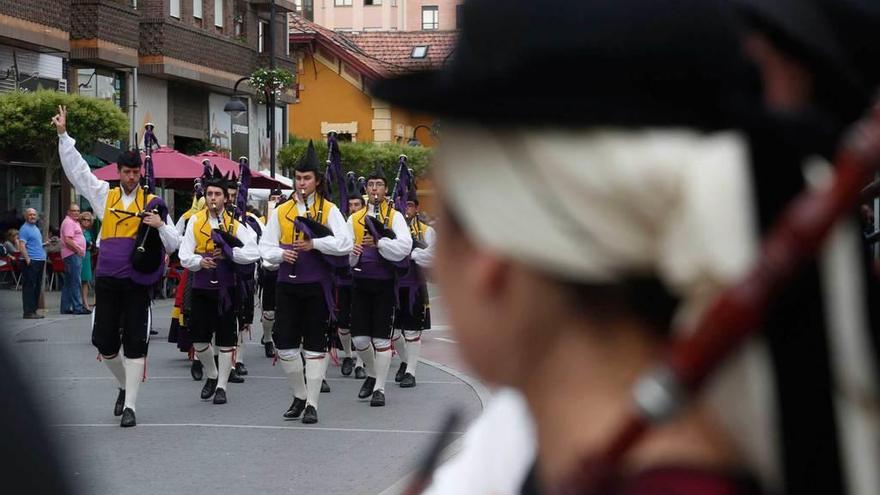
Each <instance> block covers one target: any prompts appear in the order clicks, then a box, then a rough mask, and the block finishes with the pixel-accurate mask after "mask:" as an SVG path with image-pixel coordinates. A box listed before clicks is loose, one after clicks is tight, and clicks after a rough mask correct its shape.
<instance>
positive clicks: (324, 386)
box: [321, 380, 330, 394]
mask: <svg viewBox="0 0 880 495" xmlns="http://www.w3.org/2000/svg"><path fill="white" fill-rule="evenodd" d="M321 393H322V394H329V393H330V385H328V384H327V380H321Z"/></svg>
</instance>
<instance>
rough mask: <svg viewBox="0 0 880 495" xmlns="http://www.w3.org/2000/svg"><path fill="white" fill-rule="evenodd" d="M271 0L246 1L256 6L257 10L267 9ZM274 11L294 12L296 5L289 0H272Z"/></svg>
mask: <svg viewBox="0 0 880 495" xmlns="http://www.w3.org/2000/svg"><path fill="white" fill-rule="evenodd" d="M271 1H272V0H248V3H249V4H251V5H253V6H254V7H256V8H257V10H266V11H268V10H269V2H271ZM274 1H275V12H276V13H279V14H280V13H284V12H296V5H295V4H294V3H293V2H291V1H289V0H274Z"/></svg>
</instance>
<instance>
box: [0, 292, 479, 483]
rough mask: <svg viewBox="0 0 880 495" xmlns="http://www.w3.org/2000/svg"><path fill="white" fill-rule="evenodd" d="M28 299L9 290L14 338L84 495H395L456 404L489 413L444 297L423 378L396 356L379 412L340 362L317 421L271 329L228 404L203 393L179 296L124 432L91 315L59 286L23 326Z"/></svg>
mask: <svg viewBox="0 0 880 495" xmlns="http://www.w3.org/2000/svg"><path fill="white" fill-rule="evenodd" d="M20 294H21V293H20V292H15V291H10V290H3V291H0V309H2V313H3V321H4V325H3V327H4V331H3V334H2V335H3V338H4V339H5V340H6V341H7V342H9V343H10V345H12V346H13V348H14V349H16V350H17V351H19V352H17V355H18V356H19V357H20V358H21V362H22V365H23V367H24V370H25V372H26V375H27V377H28V379H29V381H30V382H31V383H32V384H33V385H34V386H35V387H36V389H37V390H38V392H39V395H40V397H42V400H43V403H44V404H45V406H46V408H47V411H48V413H49V414H48V415H49V417H50V419H51V421H50V422H51V424H52V427H51V428H52V429H51V431H52V433H53V435H55V438H57V439H58V440H59V442H60V445H61V448H63V449H64V450H65V457H66V458H67V459H68V460H69V467H68V469H69V471H70V473H69V474H70V476H71V477H72V478H74V479H75V480H77V481H78V483H79V485H80V487H81V488H82V489H83V490H82V492H83V493H90V494H121V493H125V494H156V493H186V494H192V495H196V494H211V495H216V494H217V493H234V494H242V495H243V494H250V493H326V494H335V493H339V494H343V493H344V494H353V493H357V494H373V493H381V492H383V491H384V492H386V493H390V492H393V491H395V490H396V489H397V488H399V487H400V486H401V483H400V480H401V479H402V478H404V477H405V476H406V475H407V474H408V473H410V472H411V471H412V469H413V468H414V465H415V463H416V462H417V461H418V459H419V454H420V453H421V452H423V451H424V449H425V448H426V447H427V446H428V445H430V444H431V443H432V441H433V440H435V439H436V438H437V429H438V428H439V426H440V424H441V423H442V422H443V419H444V417H445V415H446V414H447V413H448V412H449V411H450V409H452V408H456V409H458V410H460V411H461V412H463V413H464V417H465V420H466V421H465V424H464V425H462V426H461V428H459V430H463V429H464V428H465V426H466V424H467V423H468V422H469V421H470V420H472V419H473V418H474V417H475V416H476V415H477V414H479V412H480V411H481V408H482V402H481V399H480V394H482V393H483V392H482V389H481V387H480V386H479V384H478V383H474V381H473V380H470V379H469V378H468V377H467V375H466V374H464V375H463V374H462V373H459V372H457V370H461V363H460V360H459V359H458V358H457V355H456V353H455V345H456V342H455V340H454V336H452V335H451V334H450V332H449V327H448V324H447V322H446V321H445V317H444V316H443V314H442V308H440V307H439V305H438V304H437V303H438V302H439V301H438V300H436V298H434V299H433V300H432V302H433V303H434V306H433V308H432V310H433V319H434V324H435V326H436V327H437V330H436V331H432V332H429V333H427V334H426V335H425V337H426V338H425V345H424V348H425V352H424V353H423V355H424V356H425V358H426V359H427V360H429V361H430V362H431V363H432V364H433V365H432V364H427V363H424V362H423V363H422V364H420V365H419V370H418V386H417V387H416V388H414V389H401V388H399V387H397V386H396V384H394V382H393V372H394V370H396V369H397V364H398V361H397V358H395V360H394V362H393V363H392V372H391V376H390V377H389V383H388V386H387V387H386V398H387V405H386V407H384V408H371V407H370V406H369V402H368V401H360V400H358V399H357V391H358V389H359V388H360V384H361V381H360V380H356V379H354V378H347V377H343V376H342V375H341V373H340V371H339V368H338V367H336V366H334V365H332V364H331V366H330V368H329V369H328V383H329V384H330V387H331V392H330V393H329V394H322V395H321V400H320V404H319V406H320V407H319V419H320V422H319V423H318V424H316V425H302V424H300V422H298V421H285V420H284V419H283V418H282V417H281V413H282V412H284V411H285V410H286V409H287V407H288V406H289V404H290V401H291V396H290V392H289V390H288V387H287V382H286V380H285V379H284V376H283V374H282V372H281V369H280V366H274V367H273V366H272V361H271V360H269V359H266V358H265V357H263V348H262V346H261V345H259V340H258V339H259V330H256V331H255V332H254V340H253V341H252V342H250V343H249V345H248V346H247V348H246V353H245V364H246V365H247V367H248V369H249V371H250V373H249V375H248V376H247V378H246V382H245V383H243V384H230V385H229V388H228V398H229V402H228V403H227V404H225V405H214V404H212V403H210V402H204V401H202V400H201V399H200V398H199V396H198V394H199V391H200V389H201V386H202V383H201V382H195V381H193V380H192V378H191V377H190V376H189V362H188V361H187V360H186V355H185V354H183V353H180V352H179V351H178V350H177V348H176V346H175V345H174V344H169V343H168V342H167V341H166V338H167V329H168V326H169V321H170V303H171V301H170V300H160V301H157V303H156V306H155V308H154V312H153V315H154V323H153V327H154V329H156V330H158V331H159V332H160V334H159V335H158V336H155V337H154V338H153V341H152V342H151V345H150V354H149V358H148V362H147V374H148V379H147V382H146V383H143V384H142V385H141V389H140V395H139V398H138V409H137V419H138V426H137V427H136V428H129V429H123V428H120V427H119V419H118V418H116V417H114V416H113V415H112V409H113V403H114V401H115V398H116V382H115V379H113V378H112V376H111V375H110V372H109V371H108V370H107V369H106V367H105V366H104V365H103V364H102V363H100V362H98V361H97V360H96V354H97V352H96V350H95V348H94V347H92V345H91V344H90V341H89V337H90V318H89V317H88V316H67V315H65V316H62V315H59V314H58V312H57V300H58V293H57V292H50V293H48V296H47V300H46V301H47V303H46V304H47V307H48V308H49V310H48V316H47V318H46V319H43V320H22V319H20V318H21V314H20ZM256 326H257V327H258V325H256ZM444 370H446V371H444ZM389 487H391V488H390V489H389Z"/></svg>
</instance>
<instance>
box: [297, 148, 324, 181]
mask: <svg viewBox="0 0 880 495" xmlns="http://www.w3.org/2000/svg"><path fill="white" fill-rule="evenodd" d="M318 167H319V164H318V154H317V153H315V143H313V142H312V141H311V140H309V146H308V147H307V148H306V153H305V154H304V155H303V156H302V158H300V159H299V163H297V164H296V168H295V170H296V171H297V172H314V173H315V174H318V173H320V171H319V169H318Z"/></svg>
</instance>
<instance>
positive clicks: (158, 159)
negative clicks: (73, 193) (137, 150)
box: [95, 146, 202, 190]
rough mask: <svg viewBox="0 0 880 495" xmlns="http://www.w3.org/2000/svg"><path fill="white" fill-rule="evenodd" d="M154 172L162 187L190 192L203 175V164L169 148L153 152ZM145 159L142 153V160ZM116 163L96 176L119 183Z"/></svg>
mask: <svg viewBox="0 0 880 495" xmlns="http://www.w3.org/2000/svg"><path fill="white" fill-rule="evenodd" d="M152 157H153V170H154V172H155V178H156V180H157V182H159V184H160V185H161V186H162V187H168V188H171V189H185V190H189V189H192V187H193V179H195V178H196V177H200V176H201V175H202V164H201V163H200V162H199V161H197V160H196V159H194V158H191V157H189V156H186V155H184V154H183V153H181V152H179V151H177V150H175V149H172V148H168V147H165V146H163V147H161V148H158V149H156V150H153V154H152ZM143 159H144V155H143V153H141V160H143ZM116 170H117V168H116V164H115V163H111V164H110V165H107V166H104V167H101V168H99V169H98V170H95V176H96V177H98V178H99V179H101V180H106V181H118V180H119V174H118V173H117V171H116Z"/></svg>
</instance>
